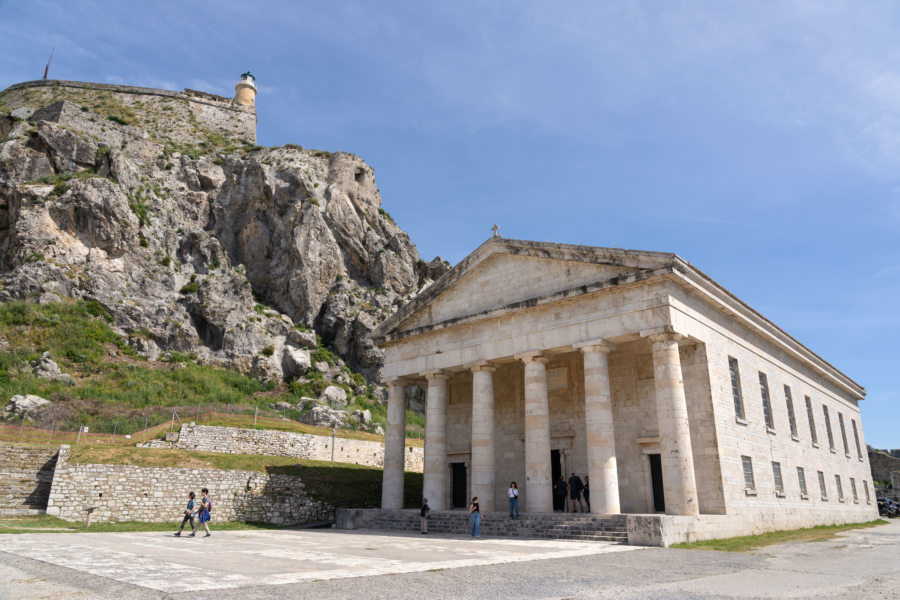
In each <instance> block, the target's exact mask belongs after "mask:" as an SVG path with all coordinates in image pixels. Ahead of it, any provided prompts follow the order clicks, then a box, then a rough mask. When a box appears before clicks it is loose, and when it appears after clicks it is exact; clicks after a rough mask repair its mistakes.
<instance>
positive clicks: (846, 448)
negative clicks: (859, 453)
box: [838, 413, 850, 456]
mask: <svg viewBox="0 0 900 600" xmlns="http://www.w3.org/2000/svg"><path fill="white" fill-rule="evenodd" d="M838 423H839V424H840V426H841V438H842V439H843V440H844V454H846V455H847V456H850V446H848V445H847V429H846V428H845V427H844V415H843V414H841V413H838Z"/></svg>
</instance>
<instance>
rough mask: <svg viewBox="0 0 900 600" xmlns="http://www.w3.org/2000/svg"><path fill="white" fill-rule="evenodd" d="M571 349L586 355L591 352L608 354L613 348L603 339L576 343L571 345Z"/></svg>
mask: <svg viewBox="0 0 900 600" xmlns="http://www.w3.org/2000/svg"><path fill="white" fill-rule="evenodd" d="M572 347H573V348H575V349H576V350H580V351H581V353H582V354H588V353H591V352H602V353H603V354H609V353H610V352H612V351H613V349H614V348H615V346H613V345H612V344H610V343H609V342H607V341H606V340H603V339H594V340H585V341H583V342H576V343H574V344H572Z"/></svg>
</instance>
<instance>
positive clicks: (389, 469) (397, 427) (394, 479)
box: [381, 380, 406, 509]
mask: <svg viewBox="0 0 900 600" xmlns="http://www.w3.org/2000/svg"><path fill="white" fill-rule="evenodd" d="M405 462H406V398H405V395H404V385H403V383H402V382H400V381H397V380H395V381H389V382H388V405H387V430H386V431H385V434H384V475H383V480H382V485H381V508H388V509H400V508H403V471H404V467H405Z"/></svg>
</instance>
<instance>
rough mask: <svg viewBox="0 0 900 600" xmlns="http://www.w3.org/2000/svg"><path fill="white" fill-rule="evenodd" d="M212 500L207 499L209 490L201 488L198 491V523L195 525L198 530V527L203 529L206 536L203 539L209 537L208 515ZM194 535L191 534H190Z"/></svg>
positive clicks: (195, 531) (210, 510)
mask: <svg viewBox="0 0 900 600" xmlns="http://www.w3.org/2000/svg"><path fill="white" fill-rule="evenodd" d="M212 504H213V503H212V498H210V497H209V490H208V489H206V488H203V489H202V490H200V511H199V512H200V514H199V516H200V522H199V523H198V524H197V529H200V525H203V529H205V530H206V535H204V536H203V537H209V536H210V533H209V518H210V517H209V514H210V513H211V512H212ZM197 529H195V530H194V533H197ZM191 535H192V536H193V535H194V534H193V533H192V534H191Z"/></svg>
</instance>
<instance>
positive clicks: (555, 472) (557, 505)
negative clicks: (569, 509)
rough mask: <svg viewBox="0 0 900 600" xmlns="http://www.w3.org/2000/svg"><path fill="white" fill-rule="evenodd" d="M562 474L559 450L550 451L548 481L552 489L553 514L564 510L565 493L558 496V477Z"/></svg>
mask: <svg viewBox="0 0 900 600" xmlns="http://www.w3.org/2000/svg"><path fill="white" fill-rule="evenodd" d="M562 474H563V470H562V456H561V454H560V452H559V450H551V451H550V481H551V486H552V489H553V512H556V511H558V510H565V509H566V496H565V493H562V495H560V494H559V493H557V492H559V491H560V488H559V484H558V482H559V477H560V476H561V475H562Z"/></svg>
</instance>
